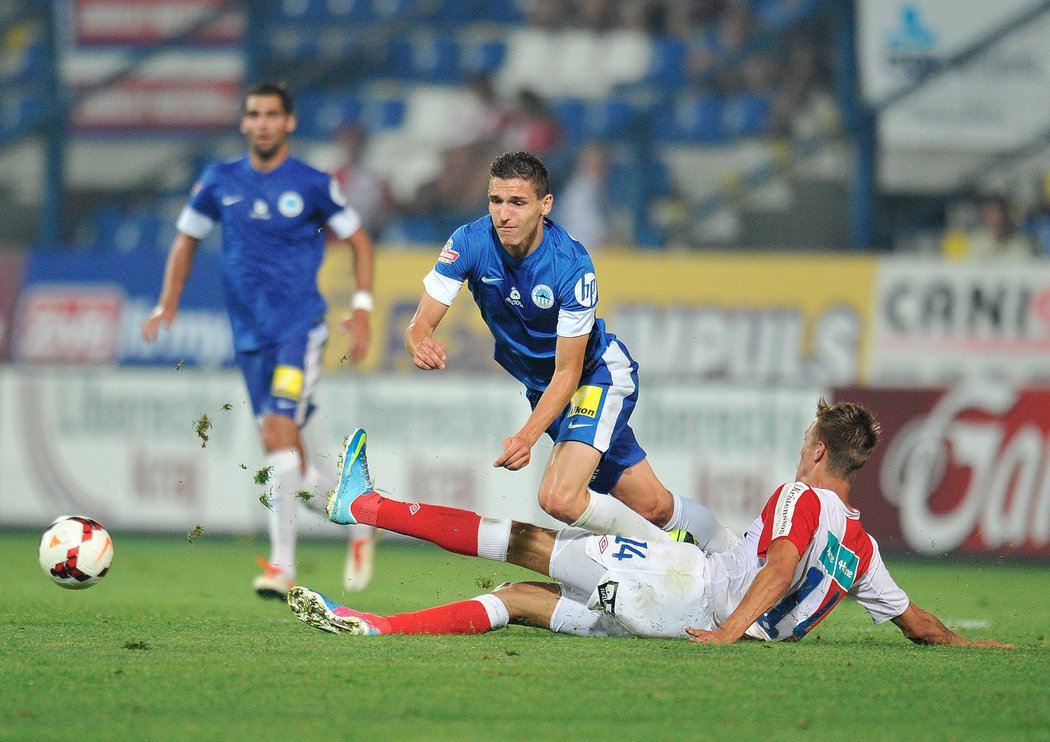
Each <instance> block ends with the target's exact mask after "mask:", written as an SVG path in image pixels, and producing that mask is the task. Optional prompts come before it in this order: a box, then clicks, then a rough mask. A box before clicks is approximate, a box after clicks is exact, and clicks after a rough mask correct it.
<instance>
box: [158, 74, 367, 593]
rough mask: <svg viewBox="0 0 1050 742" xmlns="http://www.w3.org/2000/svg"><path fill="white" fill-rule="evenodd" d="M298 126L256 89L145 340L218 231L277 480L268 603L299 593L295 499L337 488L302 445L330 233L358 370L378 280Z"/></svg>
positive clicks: (199, 190) (355, 576) (319, 346)
mask: <svg viewBox="0 0 1050 742" xmlns="http://www.w3.org/2000/svg"><path fill="white" fill-rule="evenodd" d="M295 124H296V121H295V114H294V113H293V111H292V101H291V98H290V97H289V95H288V93H287V92H286V91H285V90H284V88H282V87H280V86H278V85H274V84H272V83H260V84H258V85H256V86H254V87H253V88H251V89H250V90H249V91H248V92H247V94H246V95H245V97H244V110H243V115H242V118H241V132H242V133H243V134H244V135H245V137H246V139H247V141H248V154H247V155H246V156H244V157H241V158H239V159H236V160H232V161H230V162H223V163H213V164H211V165H210V166H208V168H207V169H206V170H205V171H204V174H203V175H202V176H201V178H200V180H199V181H198V183H197V184H196V186H194V188H193V192H192V195H191V196H190V200H189V203H188V204H187V205H186V207H185V209H183V212H182V214H181V215H180V216H179V220H178V222H177V225H176V226H177V228H178V235H177V236H176V237H175V240H174V242H173V243H172V246H171V251H170V253H169V255H168V262H167V267H166V269H165V273H164V285H163V288H162V290H161V294H160V299H159V301H158V302H157V306H156V308H155V309H154V310H153V313H152V314H151V316H150V317H149V318H148V319H147V320H146V322H145V324H144V325H143V328H142V334H143V337H144V338H145V339H146V341H147V342H153V341H154V340H156V338H157V334H158V332H159V330H160V327H161V326H165V327H167V326H170V325H171V323H172V322H173V321H174V320H175V316H176V313H177V311H178V306H179V299H180V297H181V295H182V290H183V287H184V286H185V284H186V280H187V278H188V277H189V274H190V270H191V268H192V266H193V259H194V255H195V253H196V249H197V245H198V244H199V242H200V241H201V240H202V239H203V238H204V237H205V236H206V235H207V234H208V233H209V232H210V231H211V229H212V228H213V227H214V226H215V225H216V224H221V225H222V255H221V265H222V278H223V287H224V289H225V295H226V307H227V310H228V312H229V317H230V324H231V326H232V329H233V342H234V349H235V351H236V356H237V363H238V364H239V365H240V367H241V371H242V373H243V375H244V380H245V383H246V384H247V388H248V395H249V397H250V398H251V403H252V410H253V412H254V414H255V416H256V420H257V422H258V425H259V431H260V434H261V438H262V444H263V448H264V449H265V451H266V465H267V467H269V469H270V473H271V476H270V480H269V482H268V485H269V486H270V488H271V489H270V491H269V495H268V501H269V507H270V514H269V533H270V558H269V561H268V562H266V563H265V565H264V566H265V572H264V573H263V574H262V575H260V576H259V577H258V578H256V580H255V582H254V587H255V590H256V592H258V593H259V595H261V596H263V597H280V598H283V597H284V596H285V595H286V594H287V593H288V590H289V589H291V587H292V586H293V585H294V584H295V542H296V516H297V509H298V502H299V499H298V497H297V495H298V493H299V492H301V491H307V492H315V491H319V490H326V489H330V485H332V484H334V481H333V482H329V481H326V477H325V475H323V474H322V473H321V472H320V471H319V470H318V469H317V468H316V467H314V466H313V465H312V464H311V463H310V460H309V459H308V458H307V454H306V447H305V445H304V442H303V433H304V426H305V424H306V421H307V420H308V418H309V417H310V414H311V413H312V411H313V406H314V405H313V395H314V392H315V390H316V385H317V381H318V378H319V376H320V372H321V353H322V350H323V348H324V345H325V342H326V340H327V339H328V329H327V326H326V324H325V311H326V309H327V304H326V303H325V300H324V298H323V297H322V296H321V294H320V292H319V291H318V288H317V273H318V271H319V269H320V267H321V260H322V258H323V257H324V250H325V235H324V230H325V228H326V227H327V228H328V229H330V230H331V231H332V232H333V233H334V234H335V235H336V237H338V238H339V239H340V240H346V241H349V243H350V246H351V247H352V248H353V265H354V273H355V277H356V279H357V292H356V293H355V294H354V296H353V299H352V303H351V310H352V314H351V315H350V317H349V318H347V320H346V321H345V322H344V327H345V328H346V330H347V331H348V332H349V333H350V336H351V345H350V352H349V357H350V359H351V360H352V361H355V362H356V361H359V360H361V359H362V358H363V357H364V355H365V353H366V351H367V350H368V343H369V334H370V329H369V313H370V312H371V310H372V294H371V291H372V282H373V272H374V267H373V265H374V256H373V246H372V240H371V238H370V237H369V235H368V233H367V232H366V231H365V229H364V228H363V227H362V226H361V219H360V218H359V216H358V214H357V213H356V212H355V211H354V210H353V208H351V207H350V206H349V205H348V204H347V203H346V201H345V199H344V198H343V196H342V193H341V191H340V189H339V187H338V185H337V184H336V183H335V181H334V180H333V179H332V178H331V177H330V176H329V175H327V174H325V173H322V172H320V171H319V170H315V169H314V168H312V167H310V166H309V165H307V164H306V163H304V162H302V161H301V160H298V159H296V158H294V157H292V156H290V154H289V151H288V136H289V135H290V134H291V133H292V131H294V129H295ZM331 479H333V480H334V472H333V473H332V475H331ZM373 537H374V529H371V528H368V527H367V526H361V527H357V528H356V529H355V531H354V532H353V534H352V535H351V538H350V544H349V548H348V553H347V563H346V570H345V573H344V577H345V579H346V582H347V585H346V586H347V588H348V589H351V590H359V589H361V588H363V587H364V585H365V584H367V582H368V580H369V578H370V577H371V572H372V552H373V548H374V538H373Z"/></svg>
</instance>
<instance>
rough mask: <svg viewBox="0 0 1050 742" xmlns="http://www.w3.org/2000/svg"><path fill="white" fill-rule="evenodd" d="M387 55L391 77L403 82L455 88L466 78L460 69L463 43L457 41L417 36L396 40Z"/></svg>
mask: <svg viewBox="0 0 1050 742" xmlns="http://www.w3.org/2000/svg"><path fill="white" fill-rule="evenodd" d="M387 52H388V59H389V62H390V67H389V70H390V73H391V75H392V76H393V77H396V78H398V79H401V80H406V81H410V82H431V83H446V84H453V83H458V82H462V81H463V79H464V77H465V75H464V73H463V70H462V68H461V67H460V65H459V60H460V49H459V43H458V42H457V41H456V40H455V39H450V38H446V37H442V36H439V35H437V34H417V35H414V36H412V37H411V38H407V39H394V40H393V41H391V42H390V43H389V45H388V48H387Z"/></svg>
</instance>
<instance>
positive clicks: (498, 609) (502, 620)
mask: <svg viewBox="0 0 1050 742" xmlns="http://www.w3.org/2000/svg"><path fill="white" fill-rule="evenodd" d="M474 600H476V601H478V602H479V603H481V604H482V605H483V606H485V613H487V614H488V616H489V623H490V624H491V625H492V629H491V630H492V631H496V630H497V629H502V628H503V627H504V626H506V625H507V624H509V623H510V612H509V611H508V610H507V606H505V605H503V601H502V600H500V599H499V598H497V597H496V596H495V595H493V594H492V593H486V594H485V595H479V596H478V597H476V598H474Z"/></svg>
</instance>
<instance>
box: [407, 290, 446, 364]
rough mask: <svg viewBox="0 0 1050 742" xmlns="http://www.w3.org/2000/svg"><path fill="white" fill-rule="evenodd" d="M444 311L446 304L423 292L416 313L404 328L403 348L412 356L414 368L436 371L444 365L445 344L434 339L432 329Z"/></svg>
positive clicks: (437, 323)
mask: <svg viewBox="0 0 1050 742" xmlns="http://www.w3.org/2000/svg"><path fill="white" fill-rule="evenodd" d="M446 312H448V306H446V305H445V304H442V303H441V302H439V301H438V300H437V299H435V298H434V297H432V296H431V295H430V294H423V298H422V299H420V300H419V306H418V307H417V308H416V313H415V314H414V315H412V321H411V322H409V323H408V328H407V329H406V330H405V350H406V351H408V354H409V355H410V356H411V357H412V362H413V363H414V364H416V368H421V369H423V370H424V371H437V370H439V369H442V368H444V367H445V346H444V345H442V344H441V343H439V342H438V341H437V340H435V339H434V331H435V330H437V327H438V325H439V324H441V320H443V319H444V318H445V313H446Z"/></svg>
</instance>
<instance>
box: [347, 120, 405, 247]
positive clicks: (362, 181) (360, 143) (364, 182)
mask: <svg viewBox="0 0 1050 742" xmlns="http://www.w3.org/2000/svg"><path fill="white" fill-rule="evenodd" d="M336 143H337V144H338V145H339V148H340V154H341V155H342V158H343V159H342V162H341V163H340V164H339V165H338V166H337V167H336V168H335V169H334V170H333V171H332V176H333V177H334V178H335V179H336V180H337V181H338V182H339V185H340V187H341V188H342V189H343V195H344V196H346V200H347V201H348V202H349V203H350V205H351V206H352V207H353V208H354V210H355V211H357V213H358V214H360V215H361V221H362V222H364V225H365V229H366V230H368V232H369V233H370V234H379V233H380V232H381V231H382V228H383V227H384V226H385V225H386V223H387V220H388V219H389V217H390V209H391V207H392V206H393V195H392V194H391V192H390V186H389V184H388V183H387V182H386V181H385V180H384V179H383V177H382V176H380V175H379V174H378V173H377V172H375V171H374V170H372V169H371V168H369V167H367V166H366V165H365V164H364V161H363V160H364V154H365V149H366V147H367V144H368V131H367V130H366V129H365V127H363V126H361V125H360V124H358V123H356V122H351V123H348V124H344V125H343V126H342V127H341V128H340V129H339V131H338V132H337V133H336Z"/></svg>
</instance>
